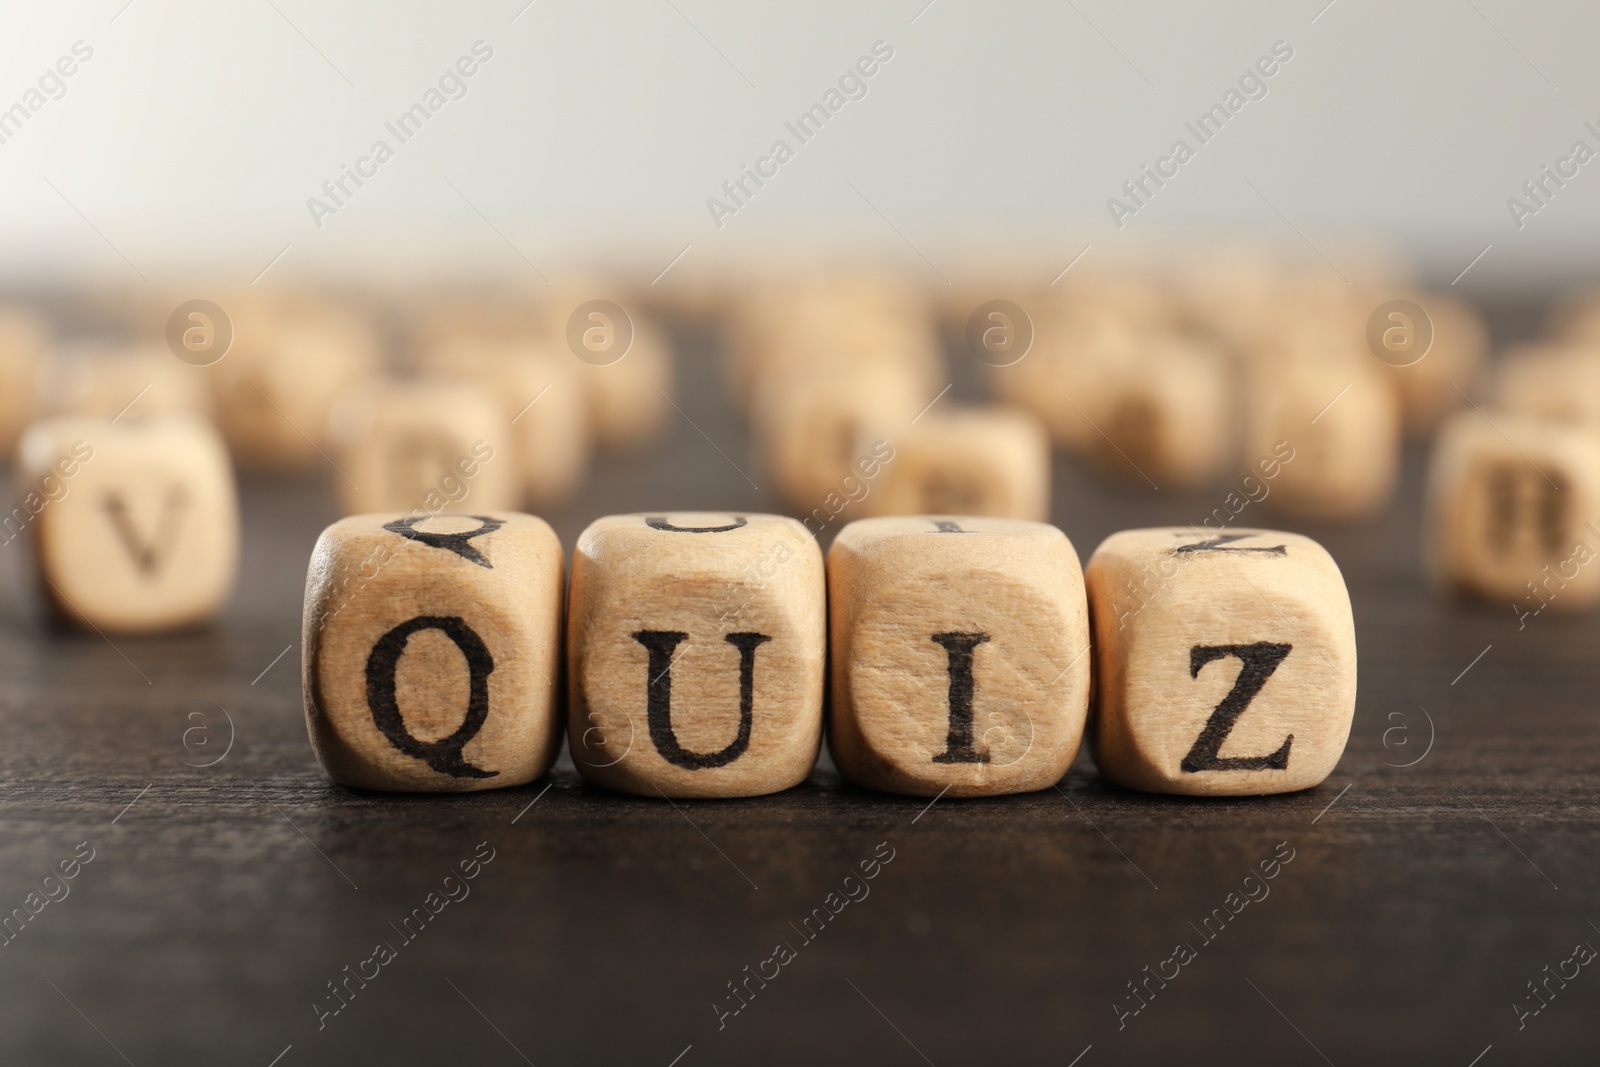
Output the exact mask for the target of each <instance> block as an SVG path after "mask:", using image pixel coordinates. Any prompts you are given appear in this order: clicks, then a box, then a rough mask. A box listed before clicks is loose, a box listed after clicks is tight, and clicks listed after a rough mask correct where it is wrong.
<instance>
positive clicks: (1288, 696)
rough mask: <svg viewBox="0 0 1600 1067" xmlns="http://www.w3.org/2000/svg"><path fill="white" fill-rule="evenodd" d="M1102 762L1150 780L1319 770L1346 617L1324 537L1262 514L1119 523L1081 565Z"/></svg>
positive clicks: (1150, 783)
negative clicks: (1225, 522) (1223, 529)
mask: <svg viewBox="0 0 1600 1067" xmlns="http://www.w3.org/2000/svg"><path fill="white" fill-rule="evenodd" d="M1084 577H1085V580H1086V582H1087V585H1088V593H1089V612H1090V619H1091V627H1092V631H1093V633H1092V640H1093V641H1094V653H1093V655H1094V659H1095V697H1094V701H1095V707H1094V711H1093V713H1092V722H1093V727H1092V730H1093V735H1092V738H1091V745H1092V749H1093V752H1094V759H1095V763H1096V765H1098V766H1099V768H1100V771H1101V773H1102V774H1104V775H1105V776H1106V778H1108V779H1109V780H1111V781H1112V782H1115V783H1116V784H1118V785H1121V786H1126V787H1128V788H1132V789H1143V790H1146V791H1150V792H1157V793H1184V794H1190V795H1196V796H1254V795H1260V794H1266V793H1286V792H1290V791H1293V790H1297V789H1307V788H1310V787H1311V786H1314V785H1317V784H1318V783H1320V782H1321V781H1322V780H1323V779H1325V778H1326V777H1327V776H1328V775H1329V773H1331V772H1332V770H1333V768H1334V765H1335V764H1337V763H1338V762H1339V757H1340V755H1341V754H1342V753H1343V752H1344V746H1345V742H1346V740H1347V739H1348V738H1349V734H1350V724H1351V720H1352V718H1353V716H1354V714H1355V701H1356V644H1355V624H1354V621H1353V617H1352V615H1351V609H1350V597H1349V594H1348V593H1347V592H1346V590H1345V586H1344V580H1343V578H1342V577H1341V576H1340V574H1339V568H1338V565H1337V564H1335V563H1334V561H1333V558H1332V557H1331V556H1329V555H1328V553H1327V551H1326V550H1325V549H1323V548H1322V546H1321V545H1319V544H1317V543H1316V542H1315V541H1312V540H1311V539H1310V538H1306V537H1301V536H1300V535H1298V534H1291V533H1279V532H1275V531H1271V530H1244V529H1240V530H1230V531H1228V532H1227V533H1226V534H1221V535H1218V534H1212V533H1208V532H1200V533H1197V532H1196V531H1195V530H1193V529H1180V528H1164V529H1153V530H1124V531H1123V532H1121V533H1117V534H1113V535H1112V536H1110V537H1108V538H1106V540H1105V541H1103V542H1102V543H1101V544H1100V547H1099V548H1097V549H1095V553H1094V555H1093V556H1092V557H1091V558H1090V560H1089V564H1088V566H1087V567H1086V568H1085V569H1084Z"/></svg>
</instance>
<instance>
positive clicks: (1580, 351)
mask: <svg viewBox="0 0 1600 1067" xmlns="http://www.w3.org/2000/svg"><path fill="white" fill-rule="evenodd" d="M1495 395H1496V397H1497V399H1498V401H1499V406H1500V407H1501V408H1503V409H1505V410H1506V411H1509V412H1511V413H1513V414H1516V415H1526V416H1529V417H1531V418H1539V419H1550V420H1554V421H1557V422H1574V423H1583V424H1586V425H1590V426H1600V350H1596V349H1591V348H1586V347H1581V346H1577V345H1571V344H1557V345H1552V344H1542V345H1522V346H1519V347H1517V348H1514V349H1512V350H1511V351H1510V352H1508V353H1506V358H1505V359H1504V360H1502V361H1501V363H1500V366H1499V368H1498V374H1497V376H1496V382H1495Z"/></svg>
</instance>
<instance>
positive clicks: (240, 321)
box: [204, 299, 380, 471]
mask: <svg viewBox="0 0 1600 1067" xmlns="http://www.w3.org/2000/svg"><path fill="white" fill-rule="evenodd" d="M230 307H231V311H230ZM224 310H225V311H229V313H230V315H231V317H232V325H233V331H234V337H233V345H232V347H231V348H230V349H229V351H228V353H227V355H225V356H224V357H223V358H222V359H221V360H220V361H218V362H217V363H215V364H213V365H211V366H209V367H206V368H204V373H205V374H207V375H208V376H209V379H210V382H211V390H212V399H213V403H214V405H215V409H216V418H217V422H218V424H219V425H220V426H221V427H222V430H223V433H224V434H225V435H226V436H227V438H228V444H229V446H230V447H231V448H232V449H233V452H234V455H235V457H236V458H237V459H238V461H239V464H240V466H242V467H244V468H246V469H249V470H259V471H303V470H311V469H315V468H317V467H319V466H321V465H322V464H324V463H325V462H326V460H325V459H324V457H323V455H322V452H325V451H327V450H329V449H330V447H331V442H330V440H329V437H328V427H329V418H330V416H331V414H332V412H333V409H334V406H335V404H337V403H338V401H339V398H340V397H342V396H344V395H345V394H347V393H349V392H351V391H353V390H355V389H356V388H358V387H359V386H361V385H362V384H365V383H367V382H370V381H372V380H373V379H374V378H375V376H376V375H377V373H378V371H379V366H380V359H379V344H378V338H377V335H376V333H375V331H374V329H373V326H372V323H371V322H370V321H369V320H367V319H366V318H364V317H362V316H361V315H360V314H359V313H358V312H356V311H355V310H354V309H349V308H339V307H333V306H327V305H323V304H310V305H306V304H303V303H298V302H296V303H287V302H285V301H284V300H282V299H274V300H270V301H266V302H262V303H259V304H257V303H246V302H244V301H242V300H241V301H238V302H229V303H228V304H226V305H225V306H224ZM319 450H321V451H319Z"/></svg>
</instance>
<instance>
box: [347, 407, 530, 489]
mask: <svg viewBox="0 0 1600 1067" xmlns="http://www.w3.org/2000/svg"><path fill="white" fill-rule="evenodd" d="M510 430H511V426H510V422H509V420H508V419H507V417H506V415H505V412H504V410H503V409H502V407H501V404H500V402H499V401H498V400H497V399H496V398H495V395H494V394H493V393H492V392H490V391H489V390H488V389H487V388H485V387H483V386H480V385H476V384H473V383H469V382H450V381H411V382H383V383H375V384H372V385H368V386H365V387H363V388H361V389H358V390H357V391H356V392H354V393H351V394H349V395H348V396H346V397H345V398H344V399H343V400H341V401H340V402H339V404H338V406H337V407H335V409H334V413H333V416H332V427H331V433H330V437H331V440H332V444H333V452H334V460H335V462H336V463H337V465H338V471H337V474H336V478H335V484H336V486H337V487H338V490H339V499H340V502H341V504H342V505H343V508H344V511H345V513H346V514H348V515H359V514H364V513H368V512H377V511H410V510H412V509H413V508H421V509H423V510H425V511H429V512H439V511H442V510H445V509H446V508H451V509H457V508H459V509H471V510H472V511H474V512H479V511H508V510H511V509H514V508H515V507H516V506H517V504H518V500H519V498H520V496H521V472H520V470H519V469H518V464H517V454H516V450H515V449H514V448H513V447H511V445H510V436H511V434H510Z"/></svg>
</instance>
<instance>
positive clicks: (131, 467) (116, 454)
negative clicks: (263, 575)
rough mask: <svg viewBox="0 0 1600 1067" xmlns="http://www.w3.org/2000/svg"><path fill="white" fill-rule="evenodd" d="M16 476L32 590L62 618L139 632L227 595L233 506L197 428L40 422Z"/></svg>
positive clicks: (225, 471) (225, 470)
mask: <svg viewBox="0 0 1600 1067" xmlns="http://www.w3.org/2000/svg"><path fill="white" fill-rule="evenodd" d="M17 476H18V489H19V494H20V495H21V497H22V503H21V509H22V510H24V511H26V512H27V518H26V521H25V522H24V523H23V525H24V527H25V528H26V530H27V531H28V532H29V533H30V534H31V536H32V538H33V540H32V544H33V547H34V549H35V551H36V556H35V560H36V566H37V573H38V578H39V581H40V592H42V593H43V594H44V598H45V602H46V603H47V604H49V605H51V606H52V607H53V608H54V609H55V610H56V612H57V613H58V614H60V615H61V616H63V617H65V618H68V619H71V620H73V621H76V622H80V623H83V624H86V625H88V626H91V627H94V628H96V629H99V630H102V631H107V632H113V631H114V632H120V633H143V632H150V631H157V630H167V629H173V628H176V627H181V626H187V625H191V624H193V623H198V622H202V621H204V620H207V619H210V618H212V617H213V616H215V615H216V614H217V613H218V612H219V611H220V610H221V609H222V607H223V605H224V604H225V603H226V602H227V600H228V597H229V595H230V594H231V593H232V591H233V585H234V580H235V577H236V575H237V572H238V561H239V506H238V501H237V494H236V491H235V487H234V478H233V468H232V466H231V465H230V464H229V462H228V452H227V449H226V447H225V446H224V445H223V443H222V438H221V437H220V436H219V435H218V434H217V432H216V431H215V430H214V429H212V428H211V426H209V425H208V424H206V423H203V422H200V421H199V420H196V419H192V418H189V417H185V416H172V417H168V418H159V419H145V420H132V419H130V420H127V421H125V422H119V423H117V424H115V425H112V424H111V423H109V422H105V421H103V420H98V419H81V418H69V417H63V418H56V419H46V420H44V421H43V422H39V423H35V424H34V425H33V426H32V427H30V428H29V429H28V431H27V433H25V434H24V435H23V438H22V443H21V445H20V447H19V449H18V465H17ZM18 518H22V516H21V515H19V514H18V512H15V511H14V512H13V513H12V515H11V516H10V517H9V519H10V520H15V519H18ZM7 527H8V532H9V527H10V521H9V520H8V522H7Z"/></svg>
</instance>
